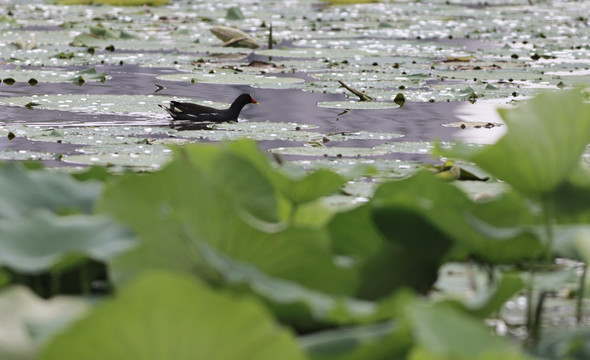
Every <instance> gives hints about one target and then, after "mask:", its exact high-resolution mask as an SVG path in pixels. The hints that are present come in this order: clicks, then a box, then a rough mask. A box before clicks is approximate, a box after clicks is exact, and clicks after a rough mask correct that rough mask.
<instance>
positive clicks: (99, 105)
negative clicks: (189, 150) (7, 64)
mask: <svg viewBox="0 0 590 360" xmlns="http://www.w3.org/2000/svg"><path fill="white" fill-rule="evenodd" d="M170 100H171V98H170V97H167V96H156V95H147V96H146V95H82V94H67V95H33V96H19V97H8V98H1V99H0V104H2V105H10V106H25V105H27V104H30V105H32V108H33V109H48V110H61V111H75V112H86V113H98V114H118V115H130V116H142V115H146V114H161V115H162V118H167V117H168V116H167V115H166V113H165V112H164V111H163V110H162V109H160V108H159V107H158V104H162V103H167V102H168V101H170ZM173 100H178V101H192V102H198V103H200V104H202V105H207V106H214V107H223V106H224V105H225V106H226V107H229V104H224V103H217V102H212V101H202V100H191V99H187V98H173Z"/></svg>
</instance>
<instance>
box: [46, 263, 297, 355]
mask: <svg viewBox="0 0 590 360" xmlns="http://www.w3.org/2000/svg"><path fill="white" fill-rule="evenodd" d="M42 359H44V360H52V359H59V360H63V359H88V360H90V359H97V360H98V359H101V360H102V359H111V360H118V359H121V360H123V359H125V360H127V359H154V360H155V359H161V360H169V359H176V360H183V359H187V360H188V359H210V360H215V359H224V360H225V359H252V360H264V359H273V360H274V359H293V360H295V359H305V356H304V355H303V354H302V351H301V350H300V349H299V346H298V345H297V343H296V342H295V340H294V339H293V336H292V335H291V334H289V332H288V331H287V330H286V329H283V328H281V327H279V326H278V325H277V324H275V323H274V321H273V319H272V318H271V317H270V316H269V314H268V313H267V311H266V309H265V308H264V307H263V306H262V305H261V304H259V303H258V302H256V301H254V300H253V299H250V298H241V297H232V296H230V295H229V294H226V293H223V292H220V291H216V290H213V289H211V288H209V287H208V286H206V285H205V284H203V283H202V282H200V281H198V280H196V279H195V278H193V277H190V276H187V275H182V274H178V273H176V274H174V273H169V272H149V273H147V274H145V275H143V276H141V277H139V278H138V279H136V281H134V282H133V283H130V284H128V286H126V287H125V288H122V289H121V290H120V292H119V293H118V295H117V296H115V298H114V299H110V300H107V301H105V302H104V303H102V304H100V305H98V307H97V308H96V309H95V310H94V311H92V312H91V313H90V315H89V316H88V317H86V318H84V319H82V320H81V321H79V322H78V323H76V324H74V325H73V326H72V327H71V328H69V329H68V330H67V331H65V332H63V333H62V334H61V335H59V336H58V337H56V338H55V340H54V341H52V342H51V343H50V344H49V345H48V346H47V347H46V349H45V350H44V352H43V356H42Z"/></svg>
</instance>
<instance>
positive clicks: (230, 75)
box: [158, 71, 304, 88]
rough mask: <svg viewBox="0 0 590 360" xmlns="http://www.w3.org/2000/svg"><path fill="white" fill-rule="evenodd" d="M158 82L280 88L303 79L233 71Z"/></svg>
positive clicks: (172, 77)
mask: <svg viewBox="0 0 590 360" xmlns="http://www.w3.org/2000/svg"><path fill="white" fill-rule="evenodd" d="M158 79H160V80H170V81H190V82H195V83H205V84H234V85H252V86H255V87H267V88H268V87H271V88H272V87H280V86H283V85H292V84H301V83H303V82H304V80H303V79H300V78H294V77H286V76H274V75H254V74H241V73H235V72H233V71H231V72H229V71H216V72H215V73H213V74H204V73H190V74H189V73H187V74H171V75H160V76H158Z"/></svg>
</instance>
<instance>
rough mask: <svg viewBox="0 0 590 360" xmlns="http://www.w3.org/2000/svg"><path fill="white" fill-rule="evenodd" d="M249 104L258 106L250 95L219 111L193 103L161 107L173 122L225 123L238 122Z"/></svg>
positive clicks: (171, 103) (243, 96) (178, 103)
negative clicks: (244, 108)
mask: <svg viewBox="0 0 590 360" xmlns="http://www.w3.org/2000/svg"><path fill="white" fill-rule="evenodd" d="M247 104H258V101H256V100H254V98H253V97H252V95H250V94H242V95H240V96H238V97H237V99H236V100H234V102H233V103H232V104H231V106H230V107H229V109H225V110H219V109H215V108H212V107H209V106H203V105H198V104H193V103H185V102H178V101H170V107H166V106H164V105H159V106H160V107H161V108H162V109H164V110H166V111H167V112H168V113H169V114H170V116H172V119H173V120H189V121H194V122H225V121H232V120H237V119H238V116H239V115H240V111H242V108H243V107H244V106H245V105H247Z"/></svg>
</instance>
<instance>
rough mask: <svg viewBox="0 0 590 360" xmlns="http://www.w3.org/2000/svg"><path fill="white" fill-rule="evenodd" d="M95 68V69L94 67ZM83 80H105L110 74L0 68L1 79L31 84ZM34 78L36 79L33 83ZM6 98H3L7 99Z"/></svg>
mask: <svg viewBox="0 0 590 360" xmlns="http://www.w3.org/2000/svg"><path fill="white" fill-rule="evenodd" d="M92 70H94V69H92ZM80 77H81V79H83V81H105V80H106V79H107V78H108V76H107V74H106V73H97V72H96V70H94V71H88V70H87V71H64V70H28V69H20V68H16V69H12V70H9V69H2V70H0V79H4V80H5V82H6V79H9V78H10V79H13V80H14V81H15V82H17V83H19V82H24V83H26V82H28V83H29V84H31V85H36V84H37V83H44V82H51V83H57V82H78V81H79V79H80ZM32 79H33V80H34V81H35V82H34V83H32ZM5 99H6V98H4V99H2V100H5Z"/></svg>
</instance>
